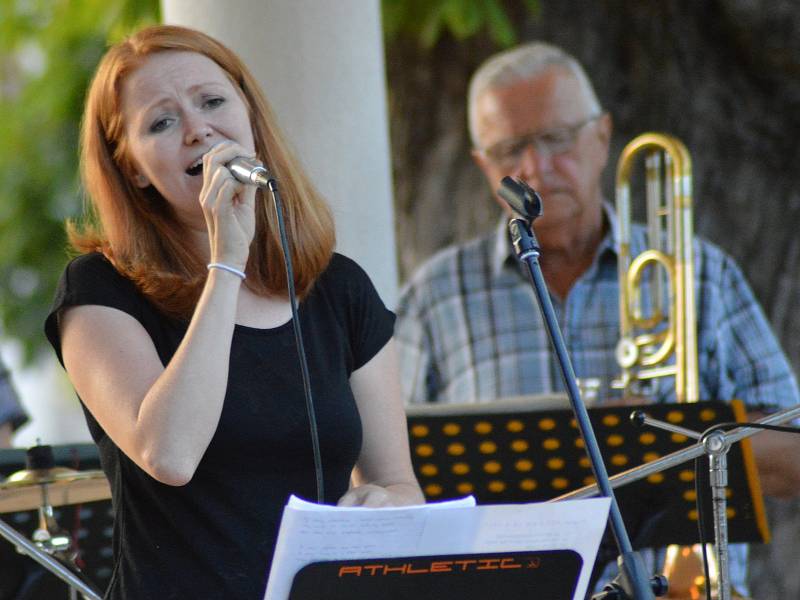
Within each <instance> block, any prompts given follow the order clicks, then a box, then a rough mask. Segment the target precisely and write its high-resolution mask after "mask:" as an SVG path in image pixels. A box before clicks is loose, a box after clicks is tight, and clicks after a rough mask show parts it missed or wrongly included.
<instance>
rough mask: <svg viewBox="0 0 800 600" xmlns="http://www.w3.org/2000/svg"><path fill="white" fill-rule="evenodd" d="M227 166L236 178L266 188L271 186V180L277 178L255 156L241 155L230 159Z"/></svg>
mask: <svg viewBox="0 0 800 600" xmlns="http://www.w3.org/2000/svg"><path fill="white" fill-rule="evenodd" d="M226 166H227V167H228V170H229V171H230V172H231V173H232V174H233V176H234V177H235V178H236V180H237V181H240V182H241V183H245V184H250V185H255V186H256V187H260V188H265V189H266V188H269V182H270V181H274V180H275V178H274V177H273V176H272V175H270V173H269V171H267V169H266V168H265V167H264V165H262V164H261V163H260V162H259V161H258V160H257V159H255V158H245V157H244V156H239V157H237V158H234V159H233V160H232V161H230V162H229V163H228V164H227V165H226Z"/></svg>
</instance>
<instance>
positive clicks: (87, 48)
mask: <svg viewBox="0 0 800 600" xmlns="http://www.w3.org/2000/svg"><path fill="white" fill-rule="evenodd" d="M158 18H159V4H158V0H79V1H78V0H71V1H70V0H0V115H2V118H0V327H1V328H2V330H3V333H4V334H5V335H7V336H11V337H14V338H16V339H18V340H19V341H21V342H22V343H23V346H24V348H25V351H26V359H27V360H30V359H31V358H33V357H34V356H35V355H36V353H37V352H38V351H39V350H42V349H43V348H44V346H45V345H46V343H45V340H44V336H43V334H42V324H43V322H44V317H45V315H46V314H47V310H48V307H49V306H50V303H51V301H52V298H53V293H54V290H55V286H56V282H57V280H58V276H59V275H60V273H61V271H62V269H63V267H64V265H65V263H66V260H67V258H66V256H67V255H66V238H65V234H64V228H63V223H64V219H65V218H67V217H70V216H77V215H78V214H79V213H80V212H81V200H80V198H81V191H80V186H79V182H78V132H79V127H80V115H81V112H82V108H83V107H82V105H83V100H84V95H85V92H86V88H87V86H88V83H89V80H90V78H91V76H92V73H93V72H94V69H95V67H96V65H97V62H98V61H99V59H100V57H101V56H102V54H103V52H104V51H105V49H106V47H107V46H108V43H109V42H113V41H116V40H117V39H119V38H121V37H122V36H124V35H125V34H126V33H128V32H130V31H132V30H133V29H136V28H138V27H140V26H141V25H144V24H146V23H152V22H157V20H158Z"/></svg>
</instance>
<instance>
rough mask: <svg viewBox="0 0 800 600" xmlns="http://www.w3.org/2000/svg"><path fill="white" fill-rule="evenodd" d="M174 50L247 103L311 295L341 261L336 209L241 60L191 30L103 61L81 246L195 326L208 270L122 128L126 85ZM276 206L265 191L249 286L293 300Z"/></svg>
mask: <svg viewBox="0 0 800 600" xmlns="http://www.w3.org/2000/svg"><path fill="white" fill-rule="evenodd" d="M170 50H171V51H187V52H197V53H198V54H202V55H203V56H206V57H208V58H210V59H211V60H213V61H214V62H215V63H217V65H219V66H220V68H222V70H223V71H224V72H225V73H226V74H227V76H228V77H229V78H230V80H231V82H232V83H233V85H234V88H236V89H237V90H238V92H239V93H240V94H241V96H242V98H243V99H244V101H245V104H246V105H247V107H248V109H249V112H250V121H251V126H252V129H253V139H254V141H255V150H256V154H257V156H258V157H259V158H260V159H261V160H262V161H263V162H264V164H266V165H268V167H269V169H270V171H271V172H272V173H273V174H274V175H275V177H276V179H277V181H278V182H279V185H280V190H281V199H282V200H283V213H284V220H285V223H286V228H287V235H288V237H289V253H290V255H291V258H292V264H293V266H294V283H295V288H296V290H297V293H298V295H299V296H300V297H302V296H304V295H305V294H307V293H308V291H309V290H310V289H311V287H312V285H313V283H314V281H315V280H316V278H317V277H318V276H319V274H320V273H322V271H323V270H324V269H325V268H326V267H327V265H328V262H329V261H330V258H331V255H332V253H333V248H334V244H335V234H334V225H333V217H332V216H331V213H330V209H329V208H328V206H327V204H326V202H325V201H324V200H323V198H322V197H321V196H320V194H319V193H318V192H317V191H316V189H315V188H314V186H313V185H312V184H311V182H310V181H309V179H308V177H307V176H306V175H305V173H304V172H303V170H302V168H301V167H300V165H299V163H298V162H297V160H296V159H295V158H294V157H293V156H292V153H291V152H290V150H289V148H288V146H287V144H286V143H285V141H284V140H283V137H282V135H281V133H280V131H279V130H278V127H277V124H276V120H275V117H274V114H273V112H272V109H271V108H270V107H269V104H268V103H267V100H266V98H265V97H264V94H263V92H262V91H261V89H260V88H259V86H258V83H257V82H256V80H255V78H254V77H253V76H252V74H251V73H250V72H249V70H248V69H247V67H245V65H244V63H243V62H242V61H241V59H239V57H237V56H236V55H235V54H234V53H233V52H232V51H231V50H229V49H228V48H226V47H225V46H223V45H222V44H220V43H219V42H217V41H216V40H214V39H213V38H211V37H209V36H207V35H205V34H203V33H201V32H199V31H195V30H192V29H187V28H185V27H176V26H171V25H156V26H152V27H147V28H145V29H142V30H141V31H139V32H138V33H136V34H134V35H133V36H131V37H130V38H128V39H127V40H125V41H123V42H120V43H119V44H117V45H115V46H113V47H112V48H111V49H110V50H109V51H108V52H107V53H106V55H105V56H104V57H103V59H102V61H101V62H100V65H99V66H98V68H97V71H96V73H95V76H94V79H93V80H92V84H91V86H90V88H89V93H88V95H87V99H86V107H85V111H84V115H83V123H82V128H81V178H82V181H83V185H84V189H85V190H86V193H87V196H88V198H89V202H90V206H89V211H88V213H89V214H88V215H87V216H88V217H89V218H88V219H87V220H85V221H84V222H83V223H82V224H81V225H80V226H78V225H76V224H75V223H72V222H71V223H68V224H67V229H68V233H69V239H70V242H71V244H72V246H73V247H74V248H75V249H76V250H77V251H78V252H80V253H85V252H92V251H100V252H102V253H103V254H105V255H106V257H107V258H108V259H109V260H111V261H112V262H113V263H114V265H115V267H116V268H117V270H119V271H120V272H121V273H123V274H124V275H126V276H127V277H129V278H130V279H131V280H133V281H134V283H135V284H136V285H137V287H138V288H139V289H140V290H141V291H142V293H144V294H145V295H146V296H147V297H148V298H149V299H150V300H151V301H152V302H153V303H154V304H155V305H156V306H158V307H159V308H160V309H161V310H163V311H164V312H165V313H167V314H170V315H172V316H179V317H183V318H188V317H189V316H190V315H191V313H192V311H193V310H194V307H195V304H196V303H197V299H198V298H199V295H200V292H201V290H202V286H203V284H204V282H205V279H206V276H207V271H206V266H205V264H204V261H203V259H202V257H201V256H200V255H199V254H198V253H197V251H196V249H195V248H193V247H192V245H191V243H190V242H189V240H190V236H189V235H187V231H186V229H185V227H184V226H183V225H182V224H181V223H180V221H179V220H178V218H177V217H176V215H175V214H174V212H173V210H172V207H171V206H170V205H169V204H168V203H167V202H166V201H165V200H164V198H163V197H162V196H161V195H160V194H159V193H158V192H157V191H156V190H155V188H153V187H152V186H150V187H148V188H145V189H140V188H139V187H137V186H136V185H135V184H134V183H133V181H132V177H133V173H134V171H133V168H132V164H131V162H130V158H129V156H128V154H127V144H126V137H125V123H124V122H123V119H122V99H121V91H122V84H123V82H124V80H125V78H126V77H127V76H128V75H130V74H131V73H132V72H133V71H135V70H136V69H137V68H138V67H139V66H140V65H141V64H142V63H143V62H144V61H145V60H146V58H147V57H148V56H150V55H152V54H155V53H158V52H164V51H170ZM266 200H267V198H266V197H264V195H263V194H262V192H261V190H259V191H258V192H257V196H256V207H257V209H256V230H255V236H254V238H253V242H252V243H251V245H250V255H249V258H248V261H247V267H246V271H247V281H246V285H247V286H248V287H249V288H250V289H252V290H253V291H254V292H256V293H258V294H261V295H267V294H278V295H283V294H285V293H286V286H287V281H286V272H285V267H284V262H283V251H282V249H281V244H280V237H279V233H278V226H277V217H276V215H275V211H274V209H272V206H271V204H272V203H271V202H267V201H266ZM259 207H261V208H263V210H260V209H259Z"/></svg>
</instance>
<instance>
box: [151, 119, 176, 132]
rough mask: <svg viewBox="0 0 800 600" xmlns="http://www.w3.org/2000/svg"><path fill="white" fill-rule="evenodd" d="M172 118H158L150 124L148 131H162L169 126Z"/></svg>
mask: <svg viewBox="0 0 800 600" xmlns="http://www.w3.org/2000/svg"><path fill="white" fill-rule="evenodd" d="M171 122H172V119H158V120H157V121H155V122H154V123H153V124H152V125H150V132H151V133H158V132H159V131H164V130H165V129H166V128H167V127H169V125H170V123H171Z"/></svg>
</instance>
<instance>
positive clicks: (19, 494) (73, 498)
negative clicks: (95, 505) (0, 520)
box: [0, 467, 111, 513]
mask: <svg viewBox="0 0 800 600" xmlns="http://www.w3.org/2000/svg"><path fill="white" fill-rule="evenodd" d="M42 486H47V499H48V502H49V504H50V506H63V505H66V504H81V503H83V502H94V501H96V500H107V499H108V498H110V497H111V488H110V486H109V484H108V480H107V479H106V476H105V473H103V472H102V471H99V470H95V471H75V470H73V469H67V468H65V467H53V468H51V469H35V470H25V471H17V472H16V473H12V474H11V475H9V477H8V479H6V480H5V481H1V482H0V513H9V512H19V511H25V510H34V509H36V508H39V507H40V506H42V504H43V497H42Z"/></svg>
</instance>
